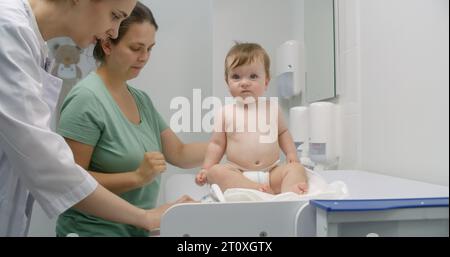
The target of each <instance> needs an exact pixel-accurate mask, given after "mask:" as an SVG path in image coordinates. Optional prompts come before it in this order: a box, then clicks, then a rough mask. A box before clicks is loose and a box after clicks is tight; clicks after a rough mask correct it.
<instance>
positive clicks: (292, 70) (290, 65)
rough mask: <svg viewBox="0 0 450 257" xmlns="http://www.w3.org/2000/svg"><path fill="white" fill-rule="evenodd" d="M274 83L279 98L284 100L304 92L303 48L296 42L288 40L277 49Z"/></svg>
mask: <svg viewBox="0 0 450 257" xmlns="http://www.w3.org/2000/svg"><path fill="white" fill-rule="evenodd" d="M276 83H277V85H278V94H279V96H281V97H284V98H289V97H292V96H295V95H299V94H300V93H302V94H304V92H305V56H304V47H303V45H301V44H300V43H299V42H298V41H296V40H289V41H287V42H285V43H283V44H282V45H281V46H280V47H278V49H277V52H276Z"/></svg>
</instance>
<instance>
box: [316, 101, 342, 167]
mask: <svg viewBox="0 0 450 257" xmlns="http://www.w3.org/2000/svg"><path fill="white" fill-rule="evenodd" d="M309 116H310V126H309V131H310V138H309V157H310V158H311V160H312V161H313V162H314V163H315V164H316V166H315V169H316V168H317V170H321V169H328V168H330V167H333V166H335V165H337V154H336V152H337V149H336V122H335V120H336V119H335V116H336V108H335V105H334V104H333V103H330V102H316V103H312V104H310V106H309Z"/></svg>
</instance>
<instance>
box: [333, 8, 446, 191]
mask: <svg viewBox="0 0 450 257" xmlns="http://www.w3.org/2000/svg"><path fill="white" fill-rule="evenodd" d="M448 4H449V2H448V1H447V0H413V1H411V0H364V1H358V0H340V1H339V8H340V11H339V13H340V15H339V20H340V24H339V30H340V31H339V32H340V46H339V52H340V53H339V54H340V55H339V57H340V62H339V64H340V70H341V73H340V75H341V76H340V80H339V90H338V91H339V92H340V97H339V101H338V102H339V103H340V106H341V110H342V119H341V121H342V132H341V134H342V154H341V155H342V156H341V168H360V169H364V170H368V171H373V172H380V173H385V174H389V175H393V176H399V177H406V178H410V179H416V180H422V181H428V182H432V183H437V184H442V185H448V182H449V180H448V178H449V165H448V163H449V162H448V131H449V129H448V109H449V108H448V107H449V99H448V84H449V83H448V82H449V81H448V68H449V67H448V66H449V65H448V45H449V41H448V10H449V8H448Z"/></svg>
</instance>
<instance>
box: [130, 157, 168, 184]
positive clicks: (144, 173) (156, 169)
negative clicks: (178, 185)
mask: <svg viewBox="0 0 450 257" xmlns="http://www.w3.org/2000/svg"><path fill="white" fill-rule="evenodd" d="M165 170H166V160H165V159H164V155H162V153H160V152H148V153H145V154H144V160H142V162H141V165H140V166H139V168H138V169H137V170H136V171H135V174H136V177H137V180H138V184H139V185H146V184H148V183H150V182H151V181H152V180H153V179H154V178H155V177H156V176H158V175H159V174H161V173H162V172H164V171H165Z"/></svg>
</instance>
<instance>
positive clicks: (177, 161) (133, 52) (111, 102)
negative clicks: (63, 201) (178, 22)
mask: <svg viewBox="0 0 450 257" xmlns="http://www.w3.org/2000/svg"><path fill="white" fill-rule="evenodd" d="M157 29H158V25H157V24H156V21H155V19H154V17H153V15H152V13H151V11H150V10H149V9H148V8H147V7H146V6H145V5H143V4H141V3H139V2H138V4H137V5H136V8H135V9H134V10H133V12H132V13H131V15H130V17H128V18H127V19H126V20H124V22H122V24H121V26H120V28H119V36H118V37H117V39H111V40H108V41H103V42H98V43H97V45H96V47H95V50H94V57H95V58H96V60H97V61H99V62H100V66H99V68H98V69H97V70H96V72H92V73H91V74H89V75H88V76H87V77H86V78H85V79H84V80H82V81H80V83H78V85H77V86H75V87H74V88H73V89H72V91H71V92H70V93H69V95H68V96H67V98H66V99H65V101H64V104H63V106H62V110H61V120H60V123H59V127H58V133H60V134H61V135H62V136H63V137H64V138H65V139H66V141H67V143H68V144H69V146H70V147H71V149H72V151H73V153H74V157H75V161H76V162H77V163H78V164H79V165H80V166H82V167H83V168H85V169H87V170H88V171H89V172H90V173H91V174H92V175H93V176H94V177H95V178H96V179H97V180H98V182H99V183H100V184H102V185H103V186H104V187H106V188H107V189H109V190H110V191H112V192H114V193H116V194H118V195H119V196H120V197H122V198H123V199H125V200H127V201H128V202H130V203H132V204H134V205H136V206H138V207H140V208H144V209H154V211H155V212H156V213H158V214H159V215H162V213H163V212H164V211H165V210H166V209H167V208H169V207H170V206H172V205H173V204H165V205H163V206H160V207H156V201H157V197H158V192H159V187H160V176H159V175H160V173H161V172H163V171H164V170H165V169H166V161H167V162H168V163H170V164H173V165H175V166H178V167H181V168H193V167H197V166H200V165H201V163H202V161H203V158H204V155H205V150H206V143H192V144H184V143H183V142H181V141H180V140H179V138H178V137H177V136H176V135H175V133H174V132H173V131H172V130H171V129H170V128H169V127H168V126H167V124H166V123H165V122H164V120H163V119H162V117H161V116H160V114H159V113H158V112H157V110H156V109H155V107H154V106H153V104H152V101H151V100H150V98H149V97H148V95H147V94H146V93H144V92H143V91H141V90H138V89H135V88H133V87H131V86H129V85H128V84H127V81H128V80H130V79H133V78H135V77H137V76H138V74H139V72H140V71H141V70H142V68H143V67H144V66H145V64H146V63H147V61H148V59H149V57H150V53H151V50H152V47H153V46H154V45H155V33H156V30H157ZM189 200H190V198H189V197H187V196H183V197H182V198H180V199H179V200H178V201H177V202H184V201H189ZM56 233H57V235H58V236H66V235H68V234H71V233H75V234H78V235H80V236H148V235H149V232H148V231H146V230H143V229H140V228H137V227H134V226H130V225H126V224H120V223H114V222H110V221H107V220H104V219H100V218H97V217H94V216H91V215H87V214H85V213H82V212H79V211H77V210H75V209H69V210H68V211H66V212H64V213H63V214H62V215H60V216H59V218H58V221H57V227H56Z"/></svg>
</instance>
